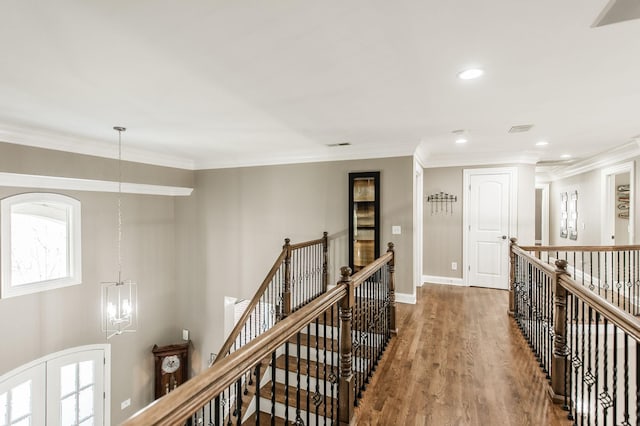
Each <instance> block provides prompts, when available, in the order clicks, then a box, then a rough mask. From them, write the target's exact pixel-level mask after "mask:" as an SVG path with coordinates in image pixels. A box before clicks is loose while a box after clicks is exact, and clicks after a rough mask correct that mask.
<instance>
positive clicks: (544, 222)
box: [536, 183, 549, 246]
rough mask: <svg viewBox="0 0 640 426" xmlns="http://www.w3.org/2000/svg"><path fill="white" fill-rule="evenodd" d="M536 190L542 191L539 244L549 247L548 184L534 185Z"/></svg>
mask: <svg viewBox="0 0 640 426" xmlns="http://www.w3.org/2000/svg"><path fill="white" fill-rule="evenodd" d="M536 189H542V204H541V206H540V209H541V211H540V220H541V221H540V222H541V223H540V227H541V228H542V229H541V230H540V232H541V234H542V240H541V244H542V245H543V246H548V245H549V184H548V183H536Z"/></svg>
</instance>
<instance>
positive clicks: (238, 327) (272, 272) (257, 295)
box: [214, 250, 287, 363]
mask: <svg viewBox="0 0 640 426" xmlns="http://www.w3.org/2000/svg"><path fill="white" fill-rule="evenodd" d="M286 255H287V251H286V250H282V252H281V253H280V256H278V258H277V259H276V261H275V262H274V264H273V266H272V267H271V270H269V272H268V273H267V276H266V277H265V279H264V281H262V284H260V287H258V290H257V291H256V293H255V294H254V295H253V298H252V299H251V302H249V305H248V306H247V308H246V309H245V310H244V312H243V313H242V315H241V316H240V319H239V320H238V322H237V323H236V325H235V327H233V330H231V333H230V334H229V337H227V340H225V342H224V344H223V345H222V347H221V348H220V351H219V352H218V354H219V356H218V358H216V360H215V361H214V363H216V362H217V361H218V360H219V359H221V358H224V356H225V354H226V353H227V352H229V350H230V349H231V345H233V342H235V341H236V339H237V338H238V335H239V334H240V330H242V328H243V327H244V324H245V323H246V322H247V320H248V319H249V316H251V313H252V312H253V308H255V307H256V305H257V304H258V302H260V298H261V297H262V294H263V293H264V292H265V290H266V289H267V287H268V286H269V284H270V283H271V280H273V277H274V276H275V274H276V272H277V271H278V269H280V266H281V265H282V262H283V261H284V258H285V256H286Z"/></svg>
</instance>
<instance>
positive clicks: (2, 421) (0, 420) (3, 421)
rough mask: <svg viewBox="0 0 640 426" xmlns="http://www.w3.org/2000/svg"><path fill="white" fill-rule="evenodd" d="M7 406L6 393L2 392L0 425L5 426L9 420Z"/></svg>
mask: <svg viewBox="0 0 640 426" xmlns="http://www.w3.org/2000/svg"><path fill="white" fill-rule="evenodd" d="M8 408H9V407H7V393H6V392H5V393H3V394H1V395H0V426H5V425H6V424H7V423H8V422H9V420H8V419H7V414H9V413H8V411H9V410H8Z"/></svg>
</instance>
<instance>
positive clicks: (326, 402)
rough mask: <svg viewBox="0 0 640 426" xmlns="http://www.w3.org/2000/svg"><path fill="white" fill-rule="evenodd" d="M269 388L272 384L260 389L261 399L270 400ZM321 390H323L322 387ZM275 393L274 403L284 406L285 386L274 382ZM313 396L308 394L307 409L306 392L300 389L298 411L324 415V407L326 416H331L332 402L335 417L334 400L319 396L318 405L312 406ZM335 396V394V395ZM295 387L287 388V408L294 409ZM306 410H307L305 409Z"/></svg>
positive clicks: (335, 405) (292, 385) (336, 402)
mask: <svg viewBox="0 0 640 426" xmlns="http://www.w3.org/2000/svg"><path fill="white" fill-rule="evenodd" d="M271 386H272V382H271V381H269V382H268V383H267V384H266V385H264V386H263V387H262V388H261V389H260V396H261V397H262V398H266V399H271ZM327 388H328V386H327ZM322 389H324V386H322ZM275 391H276V392H275V393H276V398H275V399H276V402H279V403H281V404H285V385H284V384H282V383H278V382H276V389H275ZM313 394H314V393H310V394H309V405H310V407H307V391H305V390H304V389H300V410H303V411H309V412H310V413H313V414H315V413H316V412H318V413H319V414H324V412H325V407H326V410H327V415H329V416H331V408H332V407H331V406H332V404H331V403H332V401H333V414H334V415H335V414H336V412H337V410H338V400H337V399H335V398H331V396H323V395H319V396H318V399H319V401H320V404H319V405H316V404H314V402H313ZM336 396H337V393H336ZM296 402H297V401H296V387H295V384H293V383H292V384H290V386H289V406H290V407H296ZM307 408H308V409H307Z"/></svg>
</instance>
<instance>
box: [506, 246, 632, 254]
mask: <svg viewBox="0 0 640 426" xmlns="http://www.w3.org/2000/svg"><path fill="white" fill-rule="evenodd" d="M518 247H520V248H521V249H522V250H525V251H586V252H590V251H594V252H595V251H625V250H640V245H628V246H518Z"/></svg>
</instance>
